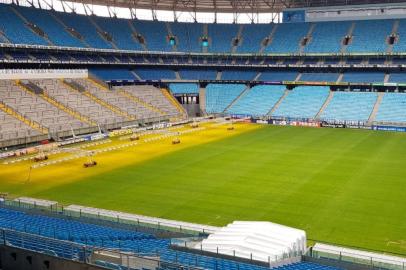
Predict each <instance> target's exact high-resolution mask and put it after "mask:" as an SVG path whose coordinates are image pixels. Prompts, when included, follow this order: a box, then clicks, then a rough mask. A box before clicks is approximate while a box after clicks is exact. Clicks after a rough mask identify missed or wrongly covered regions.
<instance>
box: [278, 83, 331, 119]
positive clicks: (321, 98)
mask: <svg viewBox="0 0 406 270" xmlns="http://www.w3.org/2000/svg"><path fill="white" fill-rule="evenodd" d="M328 95H329V88H328V87H325V86H299V87H296V88H295V89H293V90H292V91H291V92H290V93H289V94H288V95H287V96H286V97H285V99H284V100H283V101H282V103H281V104H280V105H279V107H278V108H277V109H276V110H275V112H274V113H273V116H276V117H292V118H314V117H315V116H316V115H317V113H318V112H319V111H320V109H321V107H322V106H323V104H324V102H325V101H326V99H327V97H328Z"/></svg>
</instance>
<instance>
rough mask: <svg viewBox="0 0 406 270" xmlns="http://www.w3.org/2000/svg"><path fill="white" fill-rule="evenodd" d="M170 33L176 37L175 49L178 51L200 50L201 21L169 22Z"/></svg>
mask: <svg viewBox="0 0 406 270" xmlns="http://www.w3.org/2000/svg"><path fill="white" fill-rule="evenodd" d="M169 27H170V28H171V30H172V34H173V35H174V36H176V38H177V44H176V49H177V51H178V52H201V51H202V44H201V40H200V39H201V37H202V36H203V24H201V23H179V22H175V23H170V24H169Z"/></svg>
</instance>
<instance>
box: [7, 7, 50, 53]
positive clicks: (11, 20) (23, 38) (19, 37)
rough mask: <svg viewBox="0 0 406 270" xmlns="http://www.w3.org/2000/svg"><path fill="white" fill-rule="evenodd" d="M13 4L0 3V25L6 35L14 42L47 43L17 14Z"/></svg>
mask: <svg viewBox="0 0 406 270" xmlns="http://www.w3.org/2000/svg"><path fill="white" fill-rule="evenodd" d="M13 7H15V6H10V5H4V4H0V14H1V16H0V27H1V30H2V31H3V32H4V34H5V35H6V37H7V38H8V39H9V40H10V41H11V42H12V43H15V44H32V45H49V44H48V42H47V41H46V40H45V39H44V38H42V37H40V36H39V35H37V34H34V32H32V31H31V30H30V29H29V28H28V27H27V26H26V24H25V22H24V21H23V20H22V19H21V18H20V17H19V16H17V15H16V14H15V13H14V11H12V8H13Z"/></svg>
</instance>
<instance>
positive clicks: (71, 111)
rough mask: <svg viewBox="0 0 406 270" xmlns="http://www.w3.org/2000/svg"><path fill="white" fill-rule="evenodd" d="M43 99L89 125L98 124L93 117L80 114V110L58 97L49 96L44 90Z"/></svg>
mask: <svg viewBox="0 0 406 270" xmlns="http://www.w3.org/2000/svg"><path fill="white" fill-rule="evenodd" d="M39 96H40V97H41V98H42V99H43V100H45V101H46V102H48V103H50V104H52V105H54V106H55V107H57V108H58V109H60V110H61V111H64V112H66V113H67V114H69V115H70V116H72V117H73V118H76V119H77V120H79V121H81V122H83V123H86V124H88V125H89V126H97V123H96V122H95V121H93V120H92V119H90V118H89V117H87V116H84V115H82V114H80V113H79V112H77V111H75V110H74V109H72V108H70V107H69V106H67V105H65V104H63V103H61V102H59V101H57V100H56V99H54V98H53V97H51V96H49V95H48V94H47V93H46V91H44V93H43V94H41V95H39Z"/></svg>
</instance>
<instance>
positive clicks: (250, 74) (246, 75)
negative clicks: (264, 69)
mask: <svg viewBox="0 0 406 270" xmlns="http://www.w3.org/2000/svg"><path fill="white" fill-rule="evenodd" d="M257 74H258V72H257V71H252V70H223V72H222V75H221V79H222V80H236V81H238V80H241V81H251V80H253V79H254V78H255V77H256V76H257Z"/></svg>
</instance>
